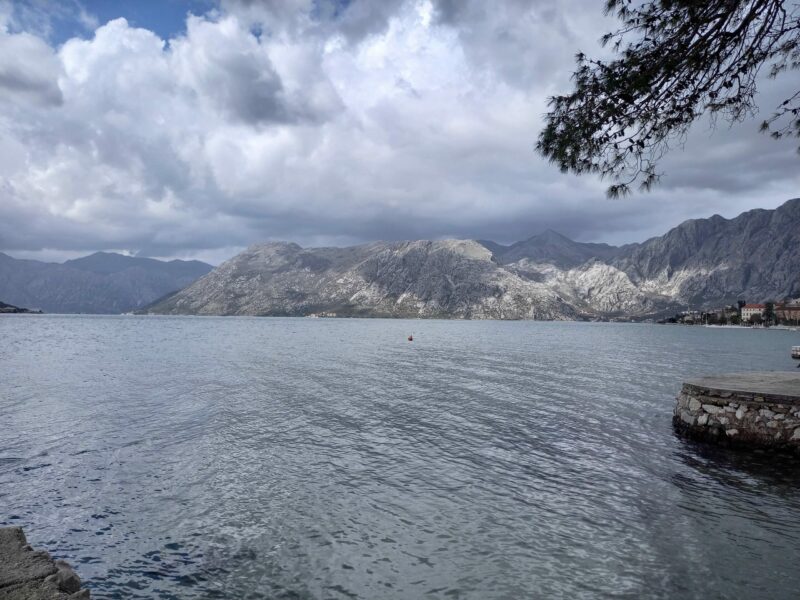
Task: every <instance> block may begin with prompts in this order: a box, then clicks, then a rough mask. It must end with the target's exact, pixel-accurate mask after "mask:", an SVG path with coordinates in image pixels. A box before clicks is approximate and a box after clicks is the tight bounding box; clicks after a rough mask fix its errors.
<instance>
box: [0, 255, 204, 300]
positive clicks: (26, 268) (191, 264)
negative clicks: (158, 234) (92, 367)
mask: <svg viewBox="0 0 800 600" xmlns="http://www.w3.org/2000/svg"><path fill="white" fill-rule="evenodd" d="M212 268H213V267H212V266H211V265H208V264H206V263H203V262H200V261H196V260H192V261H184V260H171V261H168V262H167V261H160V260H155V259H152V258H139V257H133V256H124V255H122V254H115V253H110V252H97V253H95V254H91V255H89V256H84V257H83V258H78V259H75V260H68V261H66V262H64V263H48V262H41V261H37V260H23V259H16V258H12V257H10V256H8V255H7V254H3V253H0V299H2V300H3V301H4V302H8V303H10V304H13V305H16V306H27V307H31V308H36V309H40V310H43V311H45V312H49V313H106V314H114V313H123V312H129V311H133V310H135V309H138V308H141V307H143V306H146V305H148V304H150V303H152V302H153V301H155V300H157V299H159V298H161V297H163V296H165V295H166V294H169V293H171V292H175V291H177V290H180V289H181V288H184V287H186V286H187V285H189V284H190V283H192V282H193V281H195V280H196V279H197V278H198V277H201V276H203V275H205V274H206V273H208V272H209V271H211V269H212Z"/></svg>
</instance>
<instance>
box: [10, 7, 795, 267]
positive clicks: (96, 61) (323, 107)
mask: <svg viewBox="0 0 800 600" xmlns="http://www.w3.org/2000/svg"><path fill="white" fill-rule="evenodd" d="M2 6H3V5H2V4H0V8H2ZM586 6H588V5H585V3H581V2H579V1H578V0H569V2H565V3H558V2H555V1H554V0H541V1H539V2H523V1H521V0H512V1H510V2H508V3H506V4H503V5H496V4H487V3H480V2H464V3H446V2H443V1H441V0H439V1H437V2H434V3H429V2H425V1H423V0H421V1H418V2H417V1H410V0H409V1H405V2H390V3H373V2H364V1H363V0H355V1H354V2H352V3H351V4H350V5H349V6H348V7H347V8H346V9H341V10H344V12H342V13H341V14H336V10H337V9H336V5H333V4H331V5H328V4H326V3H324V2H320V3H311V2H310V1H305V0H298V1H297V2H294V3H283V2H276V3H256V2H245V1H243V0H238V1H233V0H232V1H231V2H227V3H224V4H223V5H222V7H221V8H220V9H219V10H215V11H212V12H211V13H209V14H207V15H205V16H190V17H189V18H188V20H187V23H186V30H185V33H183V34H181V35H179V36H176V37H174V38H173V39H170V40H163V39H160V38H159V37H158V36H157V35H156V34H155V33H153V32H151V31H148V30H146V29H141V28H135V27H132V26H131V25H130V24H129V23H128V22H127V21H126V20H125V19H116V20H113V21H111V22H109V23H106V24H103V25H101V26H100V27H97V28H96V30H95V31H94V32H93V35H92V36H90V37H89V38H88V39H78V38H75V39H71V40H69V41H67V42H66V43H64V44H63V45H62V46H61V47H60V48H59V49H54V48H52V47H51V46H50V45H48V43H47V42H46V41H44V39H42V38H39V37H36V36H35V35H33V34H30V33H25V32H17V33H9V30H8V29H5V30H3V32H2V33H0V250H5V251H11V252H12V254H13V251H15V250H18V251H20V252H23V251H24V252H26V253H28V255H30V253H31V252H36V251H38V250H40V249H43V248H49V249H50V250H48V254H47V256H51V255H52V253H53V252H54V251H57V250H58V249H61V250H62V251H63V252H65V253H66V252H77V251H80V250H87V251H88V250H95V249H112V248H126V249H129V250H131V251H134V252H137V251H140V252H143V253H145V254H150V255H156V256H173V255H174V256H184V257H185V256H187V255H191V254H198V255H202V256H209V257H216V258H217V259H218V258H219V256H220V254H221V253H224V252H226V251H229V250H232V249H236V248H240V247H243V246H246V245H248V244H250V243H253V242H257V241H262V240H264V239H268V238H280V239H291V240H294V241H298V242H300V243H303V244H321V243H337V244H341V243H351V242H358V241H366V240H371V239H381V238H393V239H398V238H414V237H444V236H459V237H483V238H494V239H497V240H498V241H512V240H514V239H520V238H522V237H526V236H528V235H531V234H533V233H536V232H538V231H540V230H542V229H545V228H547V227H552V228H555V229H558V230H561V231H563V232H564V233H566V234H569V235H573V236H576V237H578V238H581V239H602V240H607V241H616V242H620V241H629V240H638V239H642V238H643V237H645V236H646V235H650V234H653V233H661V232H663V231H664V229H665V228H666V227H667V226H668V225H674V224H677V223H678V222H679V221H680V220H682V219H684V218H688V217H693V216H706V215H708V214H710V213H711V212H714V211H718V212H723V214H726V213H728V214H730V213H731V212H732V211H734V210H735V211H736V212H738V211H739V209H742V210H744V209H746V208H750V207H752V206H756V205H772V206H774V205H776V204H779V203H780V202H782V201H783V200H785V199H786V198H788V197H789V195H792V190H793V189H796V188H797V184H798V183H800V181H799V180H798V175H797V169H796V162H793V161H796V157H795V155H794V152H793V148H792V147H791V146H792V145H791V143H788V144H786V143H775V142H772V141H771V140H769V139H767V138H766V137H763V136H758V134H757V133H754V130H755V126H751V127H750V129H747V130H745V129H741V128H740V129H735V130H732V131H731V132H722V133H721V134H720V135H718V136H715V138H712V140H711V141H710V142H709V140H708V139H707V136H706V135H705V132H703V131H702V130H700V131H699V132H695V133H694V134H693V136H692V137H691V138H690V140H689V142H688V144H687V150H686V152H685V153H683V154H681V153H676V154H675V155H671V156H670V162H669V163H667V167H668V169H669V177H668V178H667V179H665V184H664V186H663V187H662V188H659V189H658V190H657V191H656V192H655V193H654V194H651V195H648V196H637V197H634V198H632V199H626V200H620V201H609V200H606V199H605V198H604V195H603V190H604V188H605V185H604V184H603V183H602V182H599V181H597V180H595V179H593V178H575V177H572V176H566V175H562V174H560V173H559V172H558V171H557V169H555V168H554V167H552V166H550V165H548V164H546V163H545V162H544V161H543V160H542V159H541V158H539V157H538V156H536V155H535V154H534V152H533V145H534V143H535V139H536V135H537V133H538V130H539V128H540V127H541V115H542V114H543V113H544V112H545V111H546V95H547V94H549V93H554V92H555V91H557V90H560V89H563V86H566V85H568V81H569V74H570V72H571V68H572V57H573V55H574V52H575V51H576V50H577V47H578V46H579V47H581V49H584V50H586V51H591V50H592V49H593V48H597V45H596V40H597V38H599V36H600V34H601V33H602V31H603V30H604V28H605V27H607V23H604V22H603V21H602V19H601V18H600V9H598V8H597V6H596V4H595V3H592V4H591V7H590V8H588V9H587V8H586ZM340 8H341V7H340ZM1 14H4V13H2V11H1V10H0V15H1ZM87 18H88V17H87ZM7 20H8V17H7V18H6V21H7ZM2 22H3V21H2V18H0V23H2ZM3 44H9V46H7V47H8V48H13V49H14V52H4V51H2V48H3V47H4V46H3ZM4 69H5V70H4ZM6 72H8V73H11V74H13V76H9V77H8V80H9V81H11V82H12V83H10V84H9V85H7V86H5V87H4V84H3V82H4V79H3V73H6ZM750 125H752V124H750ZM742 127H745V126H742ZM753 147H758V148H759V152H763V155H762V157H761V158H759V157H758V156H756V157H753V156H751V155H750V154H751V151H750V150H751V149H752V148H753ZM765 157H768V158H765ZM731 165H735V173H734V174H733V175H731V174H730V167H731ZM748 165H750V166H748ZM765 176H768V177H769V183H765V182H764V181H763V179H760V178H762V177H765ZM793 195H796V192H795V193H794V194H793Z"/></svg>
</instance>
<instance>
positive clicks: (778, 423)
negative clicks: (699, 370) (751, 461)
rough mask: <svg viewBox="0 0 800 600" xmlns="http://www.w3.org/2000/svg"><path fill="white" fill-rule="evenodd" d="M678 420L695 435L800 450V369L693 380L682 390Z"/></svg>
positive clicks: (679, 426)
mask: <svg viewBox="0 0 800 600" xmlns="http://www.w3.org/2000/svg"><path fill="white" fill-rule="evenodd" d="M673 423H674V424H675V427H676V429H678V430H679V431H681V432H682V433H684V434H686V435H688V436H689V437H693V438H698V439H704V440H710V441H715V442H720V443H725V444H730V445H739V446H753V447H770V448H780V449H790V450H795V451H800V373H796V372H791V371H760V372H754V373H731V374H726V375H712V376H708V377H699V378H696V379H690V380H688V381H686V382H685V383H684V384H683V387H682V389H681V392H680V394H678V398H677V403H676V406H675V413H674V417H673Z"/></svg>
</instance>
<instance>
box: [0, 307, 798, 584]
mask: <svg viewBox="0 0 800 600" xmlns="http://www.w3.org/2000/svg"><path fill="white" fill-rule="evenodd" d="M412 332H413V334H414V342H412V343H409V342H407V341H406V336H407V335H408V334H409V333H412ZM792 344H800V333H791V332H781V331H749V330H730V329H728V330H722V329H707V328H702V327H694V328H692V327H680V326H652V325H614V324H587V323H542V322H448V321H396V320H395V321H392V320H326V319H258V318H219V319H217V318H168V317H149V318H147V317H143V318H140V317H88V316H25V315H22V316H7V317H2V318H0V419H1V420H0V524H6V525H12V524H13V525H22V526H24V527H25V530H26V532H27V534H28V538H29V540H30V541H31V542H32V543H33V544H34V545H36V546H42V547H46V548H47V549H49V550H50V551H51V552H52V553H53V554H55V555H56V556H60V557H64V558H66V559H67V560H69V561H70V562H72V563H73V564H74V565H75V566H76V567H77V570H78V572H79V574H80V575H81V576H82V577H83V579H84V580H85V581H86V583H87V584H88V586H89V587H90V588H91V590H92V595H93V598H120V599H121V598H126V599H127V598H217V597H219V598H241V599H245V598H298V599H305V598H361V599H373V598H409V599H411V598H414V599H415V598H470V599H491V598H551V597H563V598H595V597H615V596H618V597H626V598H641V597H670V598H704V599H705V598H745V597H747V598H797V595H798V589H800V569H798V568H797V560H798V557H800V467H798V464H797V462H795V461H792V460H790V459H787V458H777V457H770V456H768V455H761V454H755V455H753V454H743V453H735V452H730V451H722V450H712V449H709V448H706V447H703V446H699V445H695V444H691V443H689V442H685V441H683V440H682V439H680V438H678V437H676V436H675V435H674V434H673V431H672V427H671V416H672V415H671V413H672V409H673V406H674V397H675V395H676V393H677V391H678V389H679V388H680V384H681V381H682V380H683V379H684V378H685V377H687V376H691V375H697V374H702V373H707V372H719V371H736V370H755V369H765V368H766V369H791V368H794V364H793V362H792V361H791V359H790V358H789V347H790V346H791V345H792Z"/></svg>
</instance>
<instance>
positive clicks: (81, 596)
mask: <svg viewBox="0 0 800 600" xmlns="http://www.w3.org/2000/svg"><path fill="white" fill-rule="evenodd" d="M88 598H89V590H87V589H81V580H80V579H79V578H78V576H77V575H76V574H75V571H73V570H72V568H71V567H70V566H69V565H68V564H67V563H65V562H64V561H63V560H53V558H52V557H51V556H50V555H49V554H48V553H47V552H45V551H43V550H34V549H33V548H31V547H30V546H29V545H28V542H27V540H26V539H25V534H24V533H23V532H22V528H21V527H0V600H68V599H69V600H87V599H88Z"/></svg>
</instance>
